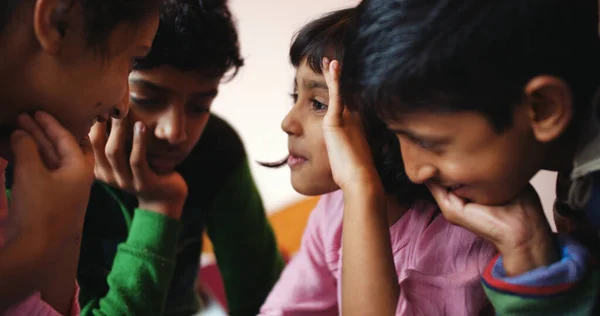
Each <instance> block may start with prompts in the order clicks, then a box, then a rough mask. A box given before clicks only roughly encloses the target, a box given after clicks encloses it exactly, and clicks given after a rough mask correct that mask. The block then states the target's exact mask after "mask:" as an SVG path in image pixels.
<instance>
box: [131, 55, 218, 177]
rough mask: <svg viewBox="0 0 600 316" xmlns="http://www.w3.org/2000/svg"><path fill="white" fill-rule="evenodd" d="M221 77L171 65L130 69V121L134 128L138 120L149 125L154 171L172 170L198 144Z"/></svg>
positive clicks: (148, 147)
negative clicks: (179, 68) (213, 76)
mask: <svg viewBox="0 0 600 316" xmlns="http://www.w3.org/2000/svg"><path fill="white" fill-rule="evenodd" d="M220 81H221V77H218V78H209V77H206V76H203V75H202V74H200V73H197V72H183V71H180V70H177V69H175V68H173V67H170V66H160V67H157V68H153V69H150V70H143V71H142V70H139V71H138V70H136V71H134V72H132V73H131V75H130V76H129V94H130V102H131V110H130V112H129V116H128V122H129V123H130V124H131V130H132V129H133V124H134V123H135V122H137V121H141V122H143V123H144V124H145V125H146V127H147V128H148V131H149V133H148V137H149V139H148V145H147V150H148V163H149V164H150V166H151V167H152V169H153V170H154V171H156V172H159V173H165V172H170V171H172V170H173V169H174V168H175V167H176V166H177V165H179V164H180V163H181V162H182V161H183V160H184V159H185V158H186V157H187V156H188V155H189V153H190V152H191V151H192V149H193V148H194V146H196V143H198V140H199V139H200V136H202V132H203V131H204V128H205V127H206V124H207V123H208V119H209V117H210V107H211V105H212V102H213V100H214V99H215V97H216V96H217V92H218V88H219V84H220Z"/></svg>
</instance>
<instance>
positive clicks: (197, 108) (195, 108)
mask: <svg viewBox="0 0 600 316" xmlns="http://www.w3.org/2000/svg"><path fill="white" fill-rule="evenodd" d="M190 108H191V110H192V113H194V114H205V113H208V112H210V110H209V107H208V106H206V105H191V106H190Z"/></svg>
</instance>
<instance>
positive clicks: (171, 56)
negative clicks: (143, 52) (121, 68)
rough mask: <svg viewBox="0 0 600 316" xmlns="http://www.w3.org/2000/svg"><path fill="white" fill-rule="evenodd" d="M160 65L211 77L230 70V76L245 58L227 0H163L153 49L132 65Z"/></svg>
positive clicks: (146, 67)
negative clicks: (241, 54)
mask: <svg viewBox="0 0 600 316" xmlns="http://www.w3.org/2000/svg"><path fill="white" fill-rule="evenodd" d="M162 65H169V66H172V67H174V68H176V69H179V70H181V71H185V72H188V71H200V72H203V73H204V74H207V75H210V76H214V77H220V76H223V75H224V74H225V73H227V72H229V71H230V70H233V74H232V75H231V77H230V78H233V77H234V76H235V74H236V73H237V71H238V70H239V68H240V67H242V66H243V65H244V60H243V58H242V57H241V56H240V47H239V42H238V34H237V30H236V28H235V25H234V22H233V17H232V15H231V12H230V11H229V8H228V7H227V1H226V0H165V1H164V2H163V5H162V7H161V8H160V24H159V27H158V32H157V33H156V37H155V38H154V44H153V45H152V49H151V51H150V53H149V54H148V56H146V57H145V58H143V59H139V60H136V61H135V63H134V66H133V69H135V70H144V69H152V68H155V67H159V66H162Z"/></svg>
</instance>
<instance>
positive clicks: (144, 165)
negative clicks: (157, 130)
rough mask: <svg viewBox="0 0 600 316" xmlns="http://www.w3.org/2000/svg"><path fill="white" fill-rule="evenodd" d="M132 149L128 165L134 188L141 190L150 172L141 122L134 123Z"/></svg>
mask: <svg viewBox="0 0 600 316" xmlns="http://www.w3.org/2000/svg"><path fill="white" fill-rule="evenodd" d="M134 130H135V132H134V136H133V147H132V150H131V157H130V159H129V163H130V164H131V171H132V172H133V179H134V182H135V186H136V187H137V188H141V187H142V185H144V184H145V183H147V181H148V176H149V175H150V173H151V172H152V171H151V170H150V167H149V166H148V160H147V157H146V126H144V123H142V122H136V123H135V127H134Z"/></svg>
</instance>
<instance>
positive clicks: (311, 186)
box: [292, 174, 339, 196]
mask: <svg viewBox="0 0 600 316" xmlns="http://www.w3.org/2000/svg"><path fill="white" fill-rule="evenodd" d="M292 187H293V188H294V190H296V192H298V193H300V194H302V195H307V196H319V195H323V194H327V193H331V192H333V191H337V190H339V187H338V186H337V185H336V184H335V183H334V182H333V181H331V183H329V182H326V181H319V180H316V181H312V179H311V181H307V180H304V179H302V180H300V179H295V177H294V175H293V174H292Z"/></svg>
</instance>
